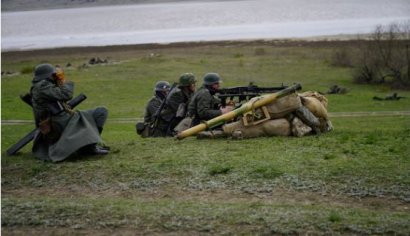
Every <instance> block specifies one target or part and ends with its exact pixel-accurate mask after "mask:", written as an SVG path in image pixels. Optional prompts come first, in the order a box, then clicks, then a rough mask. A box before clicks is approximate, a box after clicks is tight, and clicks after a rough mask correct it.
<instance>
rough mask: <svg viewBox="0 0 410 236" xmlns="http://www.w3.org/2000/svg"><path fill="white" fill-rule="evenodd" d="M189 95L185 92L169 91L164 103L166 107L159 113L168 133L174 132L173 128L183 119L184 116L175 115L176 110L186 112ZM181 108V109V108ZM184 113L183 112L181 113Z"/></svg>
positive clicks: (178, 90)
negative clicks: (166, 125)
mask: <svg viewBox="0 0 410 236" xmlns="http://www.w3.org/2000/svg"><path fill="white" fill-rule="evenodd" d="M191 95H192V94H190V93H188V92H187V91H183V90H181V89H180V88H175V89H173V90H172V91H171V93H170V94H169V96H168V99H167V101H166V107H165V109H164V110H163V112H162V113H161V118H162V120H163V121H164V122H165V123H167V124H168V131H169V132H171V131H172V130H174V128H175V126H177V125H178V123H179V122H180V121H181V120H182V119H183V118H184V117H185V114H177V112H178V110H185V111H187V108H188V104H189V102H190V100H191ZM181 106H182V107H181ZM182 113H185V112H182Z"/></svg>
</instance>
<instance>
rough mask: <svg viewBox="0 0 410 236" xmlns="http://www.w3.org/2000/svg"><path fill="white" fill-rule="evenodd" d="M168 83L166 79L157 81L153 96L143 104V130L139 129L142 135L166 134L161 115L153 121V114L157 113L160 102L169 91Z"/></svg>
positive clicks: (159, 135) (160, 135) (158, 135)
mask: <svg viewBox="0 0 410 236" xmlns="http://www.w3.org/2000/svg"><path fill="white" fill-rule="evenodd" d="M169 88H170V86H169V83H168V82H167V81H158V82H157V83H156V84H155V87H154V96H153V97H152V98H151V99H150V100H149V101H148V103H147V105H146V106H145V112H144V130H145V131H147V132H144V131H140V134H141V136H142V137H150V136H152V137H163V136H166V134H167V124H165V123H164V122H163V121H162V120H161V117H160V116H159V117H158V118H157V120H156V121H155V114H156V113H157V111H158V109H159V108H160V107H161V104H162V103H163V102H164V99H165V98H166V96H167V94H168V91H169ZM154 122H156V124H155V128H154V129H151V127H152V126H153V125H154ZM137 133H138V123H137Z"/></svg>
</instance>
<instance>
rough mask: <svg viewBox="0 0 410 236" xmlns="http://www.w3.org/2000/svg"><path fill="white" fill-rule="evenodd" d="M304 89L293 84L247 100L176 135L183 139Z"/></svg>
mask: <svg viewBox="0 0 410 236" xmlns="http://www.w3.org/2000/svg"><path fill="white" fill-rule="evenodd" d="M300 89H302V86H301V85H300V84H295V85H293V86H290V87H287V88H285V89H282V90H280V91H277V92H275V93H271V94H267V95H264V96H261V97H260V99H259V100H257V101H255V102H246V103H244V104H243V105H242V106H241V107H239V108H236V109H234V110H232V111H230V112H228V113H225V114H222V115H220V116H217V117H215V118H213V119H210V120H208V121H204V122H202V123H200V124H199V125H196V126H194V127H191V128H189V129H186V130H184V131H182V132H180V133H178V134H177V135H176V138H177V139H179V140H181V139H183V138H186V137H189V136H192V135H195V134H197V133H199V132H201V131H204V130H206V129H211V128H214V127H216V126H218V125H222V124H224V123H225V122H227V121H230V120H232V119H234V118H235V117H238V116H240V115H242V114H244V113H246V112H249V111H251V110H252V109H255V108H258V107H262V106H265V105H266V104H269V103H271V102H274V101H276V100H277V99H279V98H281V97H284V96H287V95H289V94H291V93H294V92H296V91H297V90H300Z"/></svg>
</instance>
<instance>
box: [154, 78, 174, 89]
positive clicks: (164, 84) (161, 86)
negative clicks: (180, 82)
mask: <svg viewBox="0 0 410 236" xmlns="http://www.w3.org/2000/svg"><path fill="white" fill-rule="evenodd" d="M170 88H171V86H170V85H169V83H168V82H167V81H158V82H157V83H156V84H155V89H154V90H155V91H156V92H158V91H168V90H169V89H170Z"/></svg>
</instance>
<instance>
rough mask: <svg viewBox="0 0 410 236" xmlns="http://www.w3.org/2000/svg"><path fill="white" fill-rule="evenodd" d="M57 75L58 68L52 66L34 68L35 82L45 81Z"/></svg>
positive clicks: (44, 65) (45, 65) (43, 65)
mask: <svg viewBox="0 0 410 236" xmlns="http://www.w3.org/2000/svg"><path fill="white" fill-rule="evenodd" d="M54 73H56V68H55V67H54V66H52V65H50V64H39V65H37V66H36V67H35V68H34V80H36V81H38V80H43V79H47V78H50V77H51V76H52V75H53V74H54Z"/></svg>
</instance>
